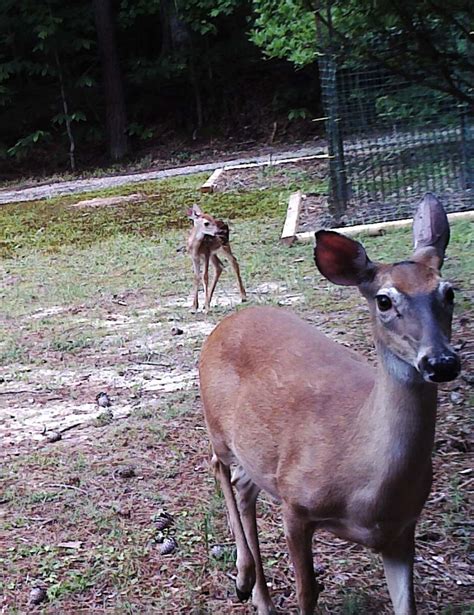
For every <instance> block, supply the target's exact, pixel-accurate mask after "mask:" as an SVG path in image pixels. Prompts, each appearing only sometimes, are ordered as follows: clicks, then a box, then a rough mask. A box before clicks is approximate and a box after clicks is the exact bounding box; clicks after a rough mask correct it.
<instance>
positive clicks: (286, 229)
mask: <svg viewBox="0 0 474 615" xmlns="http://www.w3.org/2000/svg"><path fill="white" fill-rule="evenodd" d="M301 201H302V194H301V190H298V192H294V193H293V194H291V195H290V199H289V201H288V209H287V210H286V219H285V224H284V226H283V231H282V233H281V237H280V241H281V242H282V243H284V244H285V245H287V246H291V244H292V243H293V242H294V241H295V237H296V229H297V227H298V219H299V217H300V212H301Z"/></svg>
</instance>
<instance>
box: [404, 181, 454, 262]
mask: <svg viewBox="0 0 474 615" xmlns="http://www.w3.org/2000/svg"><path fill="white" fill-rule="evenodd" d="M448 243H449V222H448V216H447V215H446V212H445V211H444V208H443V206H442V205H441V203H440V201H439V200H438V199H437V198H436V196H435V195H434V194H432V193H431V192H427V193H426V194H425V196H424V197H423V199H422V201H421V203H420V204H419V205H418V208H417V210H416V212H415V215H414V217H413V260H414V261H417V262H421V263H424V264H425V265H428V266H429V267H434V268H436V269H441V267H442V265H443V261H444V253H445V252H446V247H447V245H448Z"/></svg>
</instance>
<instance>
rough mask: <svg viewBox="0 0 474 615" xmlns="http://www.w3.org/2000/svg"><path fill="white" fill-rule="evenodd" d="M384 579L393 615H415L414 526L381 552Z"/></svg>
mask: <svg viewBox="0 0 474 615" xmlns="http://www.w3.org/2000/svg"><path fill="white" fill-rule="evenodd" d="M382 558H383V566H384V569H385V578H386V579H387V585H388V591H389V593H390V598H391V600H392V604H393V609H394V611H395V615H415V614H416V604H415V592H414V589H413V561H414V558H415V524H413V525H411V526H410V527H409V528H407V529H406V530H405V531H404V532H403V534H401V536H399V537H398V538H397V539H396V540H394V541H393V542H392V543H391V544H390V545H389V546H388V547H386V548H385V549H384V550H383V551H382Z"/></svg>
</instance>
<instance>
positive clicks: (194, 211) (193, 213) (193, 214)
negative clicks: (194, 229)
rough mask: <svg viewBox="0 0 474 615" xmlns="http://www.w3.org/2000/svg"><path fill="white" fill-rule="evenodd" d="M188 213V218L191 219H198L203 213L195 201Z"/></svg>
mask: <svg viewBox="0 0 474 615" xmlns="http://www.w3.org/2000/svg"><path fill="white" fill-rule="evenodd" d="M186 215H187V216H188V218H191V220H197V219H198V218H199V217H200V216H201V215H202V210H201V208H200V207H199V205H197V204H196V203H194V204H193V206H192V207H190V208H189V209H188V210H187V212H186Z"/></svg>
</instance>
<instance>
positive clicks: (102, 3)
mask: <svg viewBox="0 0 474 615" xmlns="http://www.w3.org/2000/svg"><path fill="white" fill-rule="evenodd" d="M92 4H93V7H94V17H95V25H96V29H97V43H98V46H99V52H100V57H101V63H102V74H103V77H102V78H103V84H104V95H105V125H106V131H107V144H108V151H109V155H110V157H111V158H112V160H120V159H121V158H123V157H124V156H125V155H126V154H127V152H128V140H127V134H126V128H127V118H126V112H125V98H124V94H123V85H122V75H121V72H120V65H119V59H118V52H117V45H116V41H115V32H114V26H113V20H112V4H111V0H92Z"/></svg>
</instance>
